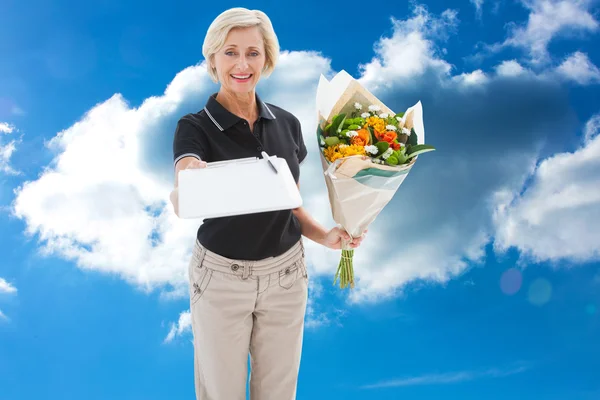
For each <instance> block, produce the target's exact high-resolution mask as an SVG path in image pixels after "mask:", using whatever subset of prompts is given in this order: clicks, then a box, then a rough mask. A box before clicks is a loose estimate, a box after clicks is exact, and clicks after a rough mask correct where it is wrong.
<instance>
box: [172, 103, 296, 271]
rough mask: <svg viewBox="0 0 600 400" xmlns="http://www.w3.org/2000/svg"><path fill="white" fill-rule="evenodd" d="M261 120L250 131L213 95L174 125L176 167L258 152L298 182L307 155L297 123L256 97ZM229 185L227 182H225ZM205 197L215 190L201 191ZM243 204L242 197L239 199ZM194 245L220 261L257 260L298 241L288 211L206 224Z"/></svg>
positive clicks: (284, 111)
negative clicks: (185, 161)
mask: <svg viewBox="0 0 600 400" xmlns="http://www.w3.org/2000/svg"><path fill="white" fill-rule="evenodd" d="M256 101H257V104H258V107H259V117H258V120H257V121H256V123H255V124H254V129H253V130H252V131H250V128H249V127H248V122H247V121H246V120H245V119H243V118H240V117H238V116H237V115H235V114H233V113H231V112H229V111H228V110H227V109H226V108H225V107H223V106H222V105H221V104H220V103H219V102H218V101H217V100H216V93H215V94H213V95H211V96H210V97H209V98H208V101H207V102H206V105H205V107H204V109H202V110H200V111H199V112H197V113H192V114H186V115H184V116H183V117H181V119H180V120H179V121H178V122H177V127H176V130H175V135H174V139H173V158H174V164H176V163H177V161H179V160H180V159H181V158H183V157H187V156H193V157H196V158H199V159H201V160H203V161H206V162H214V161H222V160H229V159H235V158H245V157H262V156H261V151H265V152H266V153H267V154H269V155H271V156H273V155H276V156H278V157H282V158H285V160H286V161H287V163H288V165H289V167H290V170H291V172H292V175H293V177H294V179H295V180H296V182H298V180H299V177H300V163H301V162H302V161H304V159H305V157H306V155H307V150H306V146H305V144H304V141H303V139H302V129H301V126H300V121H299V120H298V118H296V117H295V116H294V115H293V114H291V113H290V112H288V111H286V110H284V109H282V108H280V107H277V106H275V105H273V104H270V103H269V104H266V103H264V102H263V101H262V100H261V99H260V98H259V96H258V95H257V96H256ZM223 185H227V182H223ZM205 189H206V195H207V196H210V194H211V192H213V191H215V190H219V188H205ZM239 195H240V198H241V201H243V197H244V193H240V194H239ZM197 235H198V240H199V242H200V243H202V245H203V246H205V247H206V248H207V249H208V250H211V251H213V252H215V253H217V254H220V255H222V256H224V257H229V258H233V259H242V260H259V259H263V258H267V257H272V256H277V255H279V254H282V253H284V252H285V251H286V250H288V249H289V248H290V247H291V246H292V245H294V244H295V243H296V242H297V241H298V240H299V239H300V236H301V230H300V224H299V222H298V220H297V218H296V217H295V216H294V214H293V213H292V211H291V210H282V211H273V212H263V213H256V214H247V215H240V216H233V217H222V218H208V219H205V220H204V222H203V223H202V224H201V225H200V227H199V229H198V233H197Z"/></svg>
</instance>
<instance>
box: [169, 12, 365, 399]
mask: <svg viewBox="0 0 600 400" xmlns="http://www.w3.org/2000/svg"><path fill="white" fill-rule="evenodd" d="M278 53H279V44H278V40H277V37H276V35H275V32H274V31H273V27H272V25H271V22H270V20H269V18H268V17H267V16H266V15H265V14H264V13H263V12H261V11H257V10H252V11H251V10H247V9H245V8H233V9H230V10H228V11H225V12H224V13H222V14H221V15H219V16H218V17H217V18H216V19H215V21H213V23H212V24H211V25H210V27H209V29H208V32H207V35H206V38H205V41H204V45H203V56H204V57H205V59H206V62H207V68H208V73H209V75H210V77H211V78H212V79H213V81H214V82H215V83H220V88H219V91H218V92H217V93H215V94H213V95H211V96H209V98H208V99H207V102H206V105H205V107H204V108H203V109H202V110H201V111H199V112H197V113H194V114H187V115H185V116H183V117H182V118H181V119H180V120H179V121H178V123H177V128H176V131H175V135H174V141H173V153H174V154H173V155H174V162H175V175H176V177H175V188H177V174H178V173H179V171H181V170H183V169H186V168H202V167H204V166H205V165H206V162H212V161H221V160H226V159H233V158H244V157H255V156H258V157H260V154H261V151H263V150H264V151H266V152H267V153H268V154H270V155H277V156H279V157H283V158H285V159H286V161H287V163H288V164H289V167H290V169H291V171H292V175H293V176H294V179H295V180H296V182H298V180H299V172H300V163H301V162H302V161H304V159H305V157H306V155H307V150H306V146H305V144H304V141H303V139H302V130H301V126H300V122H299V120H298V119H297V118H296V117H295V116H294V115H292V114H291V113H289V112H288V111H286V110H284V109H282V108H280V107H278V106H275V105H273V104H266V103H265V102H263V101H262V100H261V99H260V97H259V96H258V95H257V94H256V91H255V88H256V84H257V83H258V82H259V80H260V78H261V77H262V76H263V75H268V74H270V73H271V72H272V71H273V69H274V68H275V65H276V63H277V56H278ZM290 79H293V77H290ZM223 184H227V183H226V182H223ZM211 190H218V188H206V195H207V196H210V191H211ZM175 192H176V191H175ZM239 195H240V197H241V198H243V196H244V194H243V193H240V194H239ZM175 203H176V201H175ZM302 236H305V237H307V238H308V239H310V240H313V241H315V242H317V243H320V244H322V245H324V246H326V247H328V248H331V249H339V248H340V244H341V240H342V239H346V240H349V239H350V237H349V236H348V234H347V233H346V232H345V231H343V230H340V229H339V228H337V227H335V228H333V229H331V230H326V229H324V228H323V227H322V226H321V225H319V224H318V223H317V222H316V221H315V220H314V219H313V218H312V217H311V216H310V215H309V214H308V213H307V212H306V210H304V208H298V209H294V210H283V211H276V212H266V213H258V214H249V215H242V216H235V217H227V218H213V219H207V220H205V221H204V222H203V224H202V225H201V226H200V228H199V229H198V233H197V238H196V244H195V247H194V251H193V257H192V260H191V262H190V265H189V279H190V310H191V317H192V330H193V335H194V360H195V363H194V377H195V387H196V397H197V398H198V399H202V400H238V399H244V398H245V395H246V378H247V375H248V371H247V362H248V354H250V360H251V371H252V373H251V378H250V393H251V397H252V399H253V400H266V399H274V400H289V399H294V398H295V396H296V382H297V376H298V371H299V365H300V353H301V348H302V337H303V327H304V325H303V322H304V316H305V309H306V302H307V288H308V278H307V269H306V261H305V257H304V246H303V242H302ZM361 240H362V238H357V239H354V240H353V241H352V242H351V246H352V247H353V248H356V247H357V246H359V244H360V242H361Z"/></svg>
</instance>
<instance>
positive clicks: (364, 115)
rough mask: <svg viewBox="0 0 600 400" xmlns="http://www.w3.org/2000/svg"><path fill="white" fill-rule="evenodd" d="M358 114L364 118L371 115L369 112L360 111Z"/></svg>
mask: <svg viewBox="0 0 600 400" xmlns="http://www.w3.org/2000/svg"><path fill="white" fill-rule="evenodd" d="M360 116H361V117H362V118H365V119H367V118H369V117H370V116H371V114H369V113H362V114H360Z"/></svg>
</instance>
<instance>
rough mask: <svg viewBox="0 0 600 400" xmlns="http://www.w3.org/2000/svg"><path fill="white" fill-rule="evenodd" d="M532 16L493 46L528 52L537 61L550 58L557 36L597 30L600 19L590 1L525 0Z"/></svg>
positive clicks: (541, 61)
mask: <svg viewBox="0 0 600 400" xmlns="http://www.w3.org/2000/svg"><path fill="white" fill-rule="evenodd" d="M521 2H522V4H523V6H524V7H525V8H527V9H528V10H529V11H530V13H529V18H528V20H527V23H526V24H523V25H519V24H513V26H512V29H511V31H510V34H509V36H508V37H507V38H506V40H505V41H504V42H503V43H501V44H496V45H493V46H491V49H492V50H500V49H502V48H504V47H507V46H512V47H517V48H521V49H523V50H525V51H527V54H529V56H530V61H531V62H532V63H533V64H545V63H547V62H549V61H550V55H549V53H548V46H549V44H550V42H551V41H552V40H553V39H555V38H557V37H570V36H573V35H578V34H584V33H595V32H596V31H597V30H598V26H599V24H598V21H597V20H596V19H595V18H594V16H593V15H592V14H591V13H590V11H589V8H590V6H591V4H592V1H589V0H574V1H567V0H522V1H521Z"/></svg>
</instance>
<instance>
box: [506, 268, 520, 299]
mask: <svg viewBox="0 0 600 400" xmlns="http://www.w3.org/2000/svg"><path fill="white" fill-rule="evenodd" d="M522 283H523V275H521V271H519V270H518V269H516V268H510V269H507V270H506V271H504V273H503V274H502V277H501V278H500V289H501V290H502V293H504V294H506V295H509V296H512V295H513V294H515V293H517V292H518V291H519V289H521V284H522Z"/></svg>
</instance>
